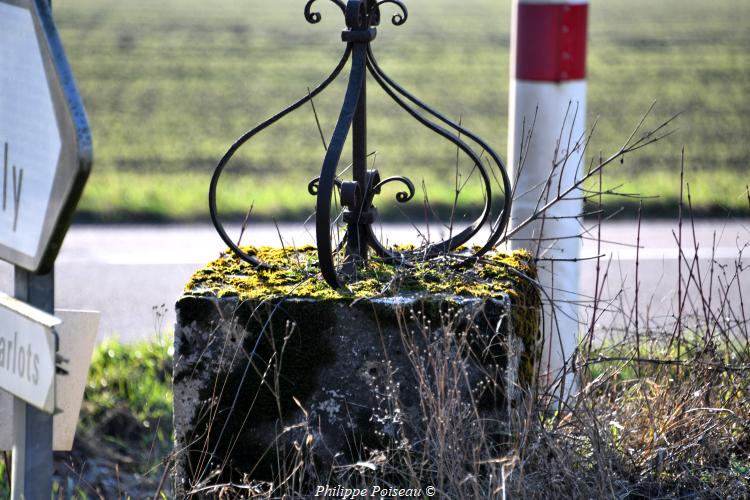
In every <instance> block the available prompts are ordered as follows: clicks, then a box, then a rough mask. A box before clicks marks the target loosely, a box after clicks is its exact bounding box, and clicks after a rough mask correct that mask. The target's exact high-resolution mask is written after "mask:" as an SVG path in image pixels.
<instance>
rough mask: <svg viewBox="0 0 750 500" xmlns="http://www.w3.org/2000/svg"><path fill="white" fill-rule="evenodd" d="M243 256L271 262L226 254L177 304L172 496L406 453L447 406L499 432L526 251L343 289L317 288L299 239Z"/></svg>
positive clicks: (516, 395) (511, 390) (508, 395)
mask: <svg viewBox="0 0 750 500" xmlns="http://www.w3.org/2000/svg"><path fill="white" fill-rule="evenodd" d="M256 252H258V253H259V254H261V255H260V256H261V257H264V260H266V261H269V260H270V261H272V262H274V265H275V266H276V268H275V269H274V270H254V269H252V268H251V267H250V266H247V265H245V264H243V263H241V262H239V261H237V260H236V259H235V258H233V257H230V256H227V257H225V258H223V259H219V260H217V261H215V262H212V263H211V264H209V265H208V266H207V267H206V268H204V269H201V270H199V271H198V272H197V273H196V275H195V276H194V277H193V279H192V280H191V282H190V283H189V284H188V286H187V289H186V293H185V295H184V296H183V297H182V298H181V299H180V300H179V301H178V303H177V327H176V331H175V353H174V358H175V364H174V410H175V411H174V420H175V421H174V428H175V434H176V443H175V450H176V452H177V457H176V478H175V481H176V490H175V491H176V493H177V495H178V496H185V495H187V494H189V492H190V491H197V490H200V488H205V487H206V486H209V485H212V484H223V483H235V484H237V483H243V482H244V483H247V482H248V481H249V480H260V481H275V480H278V479H279V478H280V477H286V476H287V475H288V474H290V473H291V472H292V471H295V473H296V474H298V475H299V470H298V469H299V468H300V467H303V468H304V469H310V470H312V469H314V475H317V476H318V477H320V476H323V477H325V475H326V471H331V470H333V469H332V467H335V466H337V465H345V464H353V463H356V462H360V461H364V460H367V459H368V458H370V457H372V456H373V455H374V454H376V453H378V452H379V451H382V450H396V449H397V450H400V451H406V452H409V451H415V450H418V449H419V448H420V447H421V446H422V445H423V443H424V442H425V440H428V439H431V438H432V437H433V436H431V435H430V431H429V429H430V423H429V422H430V419H434V418H459V417H454V414H455V415H474V417H475V418H474V420H471V419H470V420H469V421H476V422H477V425H482V426H483V432H485V433H486V434H487V436H488V437H490V438H496V439H498V440H501V439H502V438H503V436H504V435H507V434H508V432H510V429H509V415H510V412H512V409H513V407H514V406H516V405H518V403H519V402H520V401H521V400H522V398H523V395H524V394H526V393H528V392H529V391H530V390H532V386H533V381H534V379H535V375H534V374H535V366H536V359H537V357H538V352H539V344H538V343H539V329H538V321H539V299H538V296H537V294H536V292H535V290H534V288H533V286H532V285H531V284H530V283H529V281H528V280H526V279H525V278H524V275H529V274H532V273H533V270H532V269H531V267H530V266H529V264H528V260H527V255H526V254H523V253H519V254H514V255H510V256H508V255H498V256H494V257H492V258H490V259H489V260H488V261H487V262H486V263H482V264H478V265H476V266H475V267H474V268H473V269H470V270H468V271H461V272H458V271H455V270H453V269H452V268H450V267H449V266H448V265H447V263H445V264H444V265H443V264H441V263H431V264H425V265H423V266H418V267H416V268H410V269H407V270H404V269H401V270H396V269H392V268H389V267H388V266H385V265H384V264H382V263H377V262H374V263H372V264H371V265H370V267H368V268H367V270H366V271H364V272H365V273H367V274H366V275H364V276H361V277H360V278H361V279H360V280H358V281H357V282H356V283H353V284H352V286H351V292H352V293H351V294H349V293H339V292H335V291H333V290H331V289H328V288H327V287H326V285H325V284H324V283H322V280H320V279H319V278H318V277H317V276H316V274H315V266H314V259H313V257H312V256H313V255H314V252H312V250H311V249H309V248H306V249H302V250H300V251H293V252H289V251H283V253H281V252H282V251H280V250H271V249H259V250H256ZM428 266H429V267H428ZM479 422H481V424H479ZM456 424H457V425H462V423H461V422H456ZM295 468H297V469H295ZM202 491H203V493H205V492H206V491H207V490H205V489H204V490H202Z"/></svg>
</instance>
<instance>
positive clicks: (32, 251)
mask: <svg viewBox="0 0 750 500" xmlns="http://www.w3.org/2000/svg"><path fill="white" fill-rule="evenodd" d="M90 167H91V138H90V134H89V129H88V124H87V121H86V116H85V112H84V109H83V105H82V103H81V100H80V97H79V95H78V92H77V90H76V87H75V82H74V80H73V77H72V73H71V71H70V68H69V66H68V63H67V61H66V59H65V54H64V52H63V49H62V45H61V43H60V40H59V37H58V35H57V32H56V30H55V27H54V24H53V21H52V17H51V14H50V11H49V6H48V5H47V2H46V0H0V259H4V260H7V261H10V262H11V263H13V264H16V265H19V266H22V267H24V268H26V269H29V270H31V271H45V270H47V269H48V268H49V267H50V266H51V264H52V262H53V261H54V258H55V256H56V255H57V252H58V250H59V247H60V244H61V243H62V239H63V237H64V236H65V232H66V231H67V228H68V226H69V224H70V219H71V217H72V213H73V210H74V209H75V206H76V205H77V203H78V199H79V198H80V195H81V192H82V191H83V186H84V184H85V182H86V179H87V177H88V173H89V171H90Z"/></svg>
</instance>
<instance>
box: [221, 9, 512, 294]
mask: <svg viewBox="0 0 750 500" xmlns="http://www.w3.org/2000/svg"><path fill="white" fill-rule="evenodd" d="M329 1H330V2H332V3H334V4H335V5H336V6H338V7H339V8H340V10H341V11H342V13H343V14H344V17H345V21H346V26H347V29H346V30H344V31H343V32H342V35H341V37H342V40H343V41H344V42H345V43H346V49H345V51H344V54H343V56H342V57H341V60H340V61H339V63H338V64H337V65H336V67H335V68H334V70H333V71H332V72H331V74H330V75H329V76H328V77H327V78H326V79H324V80H323V81H322V82H321V83H320V84H319V85H318V86H317V87H315V88H314V89H312V90H311V91H309V92H308V93H307V95H305V96H304V97H302V98H300V99H299V100H297V101H296V102H294V103H293V104H292V105H290V106H289V107H287V108H286V109H284V110H282V111H281V112H279V113H277V114H276V115H274V116H273V117H271V118H269V119H268V120H266V121H264V122H263V123H261V124H260V125H258V126H256V127H255V128H253V129H251V130H249V131H248V132H246V133H245V134H243V135H242V136H241V137H240V138H239V139H237V141H235V143H234V144H232V146H231V147H230V148H229V150H228V151H227V152H226V154H225V155H224V156H223V157H222V159H221V160H220V161H219V163H218V165H217V166H216V169H215V170H214V174H213V177H212V179H211V184H210V188H209V209H210V213H211V219H212V221H213V223H214V226H215V227H216V229H217V231H218V233H219V235H220V236H221V238H222V239H223V240H224V242H225V243H226V244H227V245H228V246H229V248H230V249H231V250H232V251H234V253H235V254H237V255H238V256H239V257H240V258H242V259H243V260H245V261H247V262H249V263H250V264H252V265H254V266H257V267H268V265H267V264H266V263H264V262H261V261H259V260H258V259H257V257H255V256H254V255H250V254H248V253H246V252H245V251H243V250H242V249H241V248H240V247H239V246H238V245H237V244H235V243H234V242H233V241H232V239H231V238H230V237H229V236H228V234H227V233H226V230H225V229H224V226H223V225H222V224H221V222H220V221H219V218H218V210H217V203H216V190H217V185H218V181H219V177H220V176H221V174H222V172H223V170H224V168H225V167H226V165H227V163H228V161H229V160H230V158H232V156H233V155H234V154H235V153H236V152H237V150H238V149H239V148H240V147H241V146H242V145H243V144H245V143H246V142H247V141H248V140H250V139H251V138H252V137H253V136H255V135H256V134H257V133H259V132H260V131H262V130H263V129H265V128H267V127H269V126H271V125H272V124H273V123H275V122H277V121H278V120H280V119H281V118H283V117H284V116H286V115H288V114H289V113H291V112H293V111H295V110H296V109H298V108H299V107H301V106H302V105H303V104H305V103H307V102H308V101H310V100H312V99H313V98H314V97H315V96H317V95H318V94H320V93H321V92H323V90H325V89H326V87H328V85H330V84H331V83H332V82H333V81H334V80H335V79H336V78H337V77H338V76H339V75H340V74H341V72H342V71H343V69H344V67H345V66H346V65H347V63H351V67H350V71H349V82H348V85H347V89H346V94H345V97H344V102H343V105H342V107H341V111H340V113H339V117H338V120H337V123H336V126H335V128H334V131H333V134H332V136H331V138H330V141H329V144H328V148H327V150H326V154H325V157H324V159H323V165H322V168H321V172H320V176H318V177H316V178H315V179H313V180H311V181H310V182H309V184H308V186H307V190H308V192H309V193H310V194H311V195H314V196H316V214H315V228H316V238H317V243H318V257H319V265H320V270H321V273H322V275H323V278H324V279H325V280H326V282H327V283H328V284H329V285H330V286H332V287H334V288H341V287H342V286H343V283H344V282H345V280H346V277H348V276H351V275H352V274H353V273H354V270H355V269H356V267H357V266H359V265H362V264H364V263H365V262H366V261H367V259H368V250H369V249H372V250H373V251H374V253H375V254H376V255H378V256H379V257H381V258H382V259H385V260H386V261H389V262H398V263H404V262H410V261H413V260H414V259H417V258H419V259H425V258H428V259H429V258H434V257H437V256H439V255H443V254H448V253H452V252H453V251H454V250H456V249H457V248H458V247H460V246H462V245H464V244H465V243H467V242H468V241H469V240H471V239H472V238H473V237H474V236H475V235H477V233H478V232H479V231H480V230H481V229H482V228H483V227H485V226H489V228H490V236H489V237H488V238H487V240H486V242H485V243H484V245H482V246H481V247H479V248H475V249H474V250H472V251H470V252H468V253H466V252H465V253H462V254H460V263H463V264H467V263H471V262H473V261H475V260H476V259H477V258H479V257H481V256H482V255H484V254H485V253H486V252H488V251H490V250H491V249H492V248H494V247H495V246H496V245H497V244H498V243H499V242H500V241H501V239H502V236H503V233H504V231H505V228H506V227H507V225H508V221H509V217H510V203H511V196H510V193H511V186H510V179H509V177H508V174H507V171H506V169H505V165H504V163H503V161H502V160H501V158H500V157H499V156H498V155H497V154H496V153H495V152H494V151H493V149H492V148H491V147H490V146H489V145H488V144H487V143H486V142H485V141H483V140H482V139H481V138H480V137H478V136H477V135H475V134H474V133H472V132H471V131H469V130H468V129H466V128H464V127H463V126H461V125H460V124H456V123H454V122H453V121H451V120H449V119H448V118H446V117H445V116H443V115H442V114H440V113H438V112H437V111H435V110H433V109H432V108H430V107H429V106H427V105H426V104H424V103H423V102H422V101H420V100H419V99H417V98H416V97H415V96H413V95H412V94H411V93H409V92H408V91H406V90H405V89H403V88H402V87H401V86H400V85H398V84H397V83H396V82H395V81H394V80H393V79H392V78H390V77H389V76H388V75H387V74H386V73H385V72H384V71H383V69H382V68H381V67H380V65H379V64H378V62H377V60H376V58H375V55H374V53H373V51H372V47H371V44H370V42H372V41H373V40H374V39H375V36H376V34H377V29H376V26H378V25H379V23H380V9H381V6H384V5H386V4H394V5H395V6H396V7H397V8H398V10H399V11H398V12H396V13H395V14H394V15H393V17H392V18H391V22H392V24H393V25H395V26H401V25H403V24H404V23H405V22H406V21H407V19H408V17H409V12H408V10H407V8H406V5H405V4H404V3H403V2H402V1H401V0H380V1H376V0H348V2H346V3H344V2H343V0H329ZM315 2H316V0H308V2H307V4H306V5H305V9H304V15H305V19H306V20H307V21H308V22H309V23H312V24H316V23H318V22H320V20H321V14H320V12H317V11H313V10H312V9H313V6H314V4H315ZM367 74H369V75H370V76H371V77H372V78H373V80H374V81H375V82H376V83H377V84H378V86H379V87H380V88H381V89H382V90H383V91H384V92H385V93H386V94H387V95H388V96H389V97H390V98H391V99H392V100H393V101H394V102H396V103H397V104H398V105H399V106H400V107H401V108H402V109H403V110H404V111H406V112H407V113H408V114H409V115H411V116H412V117H413V118H414V119H416V120H417V121H418V122H419V123H421V124H422V125H424V126H425V127H427V128H428V129H430V130H431V131H433V132H435V133H436V134H438V135H439V136H441V137H443V138H444V139H446V140H448V141H450V142H451V143H453V144H454V145H455V146H456V147H457V148H458V150H460V151H461V152H462V153H463V154H465V155H466V156H467V157H468V158H469V159H471V161H472V163H473V164H474V168H475V169H476V171H477V172H478V173H479V177H480V178H481V182H482V184H483V189H484V195H485V198H484V207H483V210H482V212H481V214H480V215H479V216H478V217H477V218H476V219H475V220H474V221H473V222H472V223H471V224H469V225H468V226H467V227H466V228H464V229H463V230H461V231H459V232H458V233H457V234H453V235H451V237H450V238H448V239H446V240H443V241H439V242H436V243H429V242H428V243H426V244H425V245H424V246H423V247H421V248H418V249H416V250H411V251H395V250H393V249H388V248H386V247H385V246H384V245H383V244H382V243H381V242H380V241H379V240H378V238H377V237H376V235H375V232H374V230H373V227H372V225H373V223H374V222H375V220H376V217H377V210H376V208H375V206H374V205H373V201H374V199H375V197H376V196H377V195H378V194H380V192H381V189H382V188H383V187H384V186H385V185H387V184H390V183H396V182H398V183H401V184H403V185H404V186H405V188H406V190H403V191H398V192H397V193H396V201H398V202H399V203H407V202H409V201H410V200H411V199H413V198H414V195H415V193H416V189H415V187H414V183H413V182H412V181H411V180H409V179H408V178H407V177H404V176H400V175H399V176H392V177H387V178H385V179H381V177H380V173H379V172H378V171H377V170H375V169H368V168H367V163H366V159H367V133H366V132H367V92H366V91H367V89H366V75H367ZM350 131H351V133H352V148H353V154H352V171H353V175H352V177H353V178H352V180H347V181H343V180H341V179H339V178H337V176H336V167H337V165H338V164H339V160H340V158H341V154H342V151H343V148H344V143H345V142H346V140H347V137H348V136H349V133H350ZM467 140H469V141H471V142H473V143H474V144H475V145H477V146H479V147H480V148H481V151H482V153H483V154H481V155H480V154H477V152H476V150H475V149H474V148H472V146H471V145H470V144H469V143H468V142H467ZM483 155H484V157H485V158H486V159H487V163H488V165H485V163H484V162H483V161H482V156H483ZM490 167H492V168H494V169H495V170H496V173H499V174H500V175H499V179H500V180H499V183H500V184H501V185H502V188H503V194H504V203H503V204H502V205H503V206H502V207H501V208H500V210H499V212H498V213H495V212H494V211H493V206H492V205H493V204H492V191H493V186H492V178H493V175H492V174H493V173H492V172H491V171H490ZM494 177H496V175H494ZM334 190H337V192H338V199H339V200H340V201H341V204H342V205H343V206H344V207H345V210H344V212H343V220H344V222H345V223H346V225H347V230H346V235H345V237H344V238H345V241H342V242H341V243H339V244H337V245H335V246H334V245H333V242H332V238H331V206H332V202H333V196H334ZM494 208H496V207H494ZM342 251H345V252H346V254H345V258H344V260H343V264H342V265H341V266H340V269H339V270H337V269H336V264H335V261H334V258H335V256H336V255H337V254H338V253H340V252H342Z"/></svg>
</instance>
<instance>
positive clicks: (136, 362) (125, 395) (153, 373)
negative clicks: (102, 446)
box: [81, 338, 173, 450]
mask: <svg viewBox="0 0 750 500" xmlns="http://www.w3.org/2000/svg"><path fill="white" fill-rule="evenodd" d="M172 353H173V347H172V339H171V338H167V339H159V340H156V339H154V340H142V341H138V342H134V343H128V344H125V343H122V342H120V341H119V340H117V339H115V338H109V339H107V340H105V341H104V342H102V343H101V344H99V345H98V346H97V347H96V349H95V351H94V355H93V358H92V362H91V368H90V370H89V379H88V385H87V386H86V392H85V395H84V405H83V411H82V412H81V426H82V427H83V428H84V429H95V428H97V427H98V426H101V424H102V422H103V421H107V420H108V419H110V418H111V415H112V414H113V413H117V412H125V413H126V414H127V417H125V418H126V419H127V420H128V422H133V424H135V425H134V426H133V427H134V428H133V429H132V430H131V432H129V433H128V435H125V434H123V435H117V433H114V434H115V435H114V436H111V437H112V438H113V439H115V440H118V439H119V440H128V439H131V438H132V436H130V435H129V434H133V435H135V436H138V439H135V443H133V442H129V443H127V444H128V445H134V444H135V445H139V446H142V447H143V448H144V449H146V450H148V449H149V448H150V447H151V446H152V445H153V442H154V439H156V440H157V444H162V445H164V446H165V447H166V449H169V448H171V429H172ZM135 426H137V429H140V430H138V431H136V427H135ZM121 430H122V431H123V432H126V430H125V429H121ZM133 431H135V432H133ZM105 439H107V436H105Z"/></svg>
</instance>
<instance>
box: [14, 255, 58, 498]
mask: <svg viewBox="0 0 750 500" xmlns="http://www.w3.org/2000/svg"><path fill="white" fill-rule="evenodd" d="M15 296H16V299H18V300H19V301H23V302H21V303H18V304H14V303H13V302H16V301H8V300H7V299H3V300H0V306H1V307H2V310H1V311H0V314H2V318H3V325H2V326H0V335H2V337H0V346H2V347H3V349H2V350H1V351H0V352H1V353H2V358H3V363H2V368H3V369H4V371H5V373H3V376H4V379H3V384H2V386H3V387H4V388H5V389H7V390H9V391H10V392H12V393H13V394H15V395H16V398H15V400H14V409H13V418H14V426H13V428H14V436H13V442H14V445H13V477H12V498H13V499H31V498H47V497H49V494H50V491H52V412H53V411H54V409H55V397H54V396H55V385H54V380H55V366H56V362H55V361H56V360H55V351H56V349H55V347H56V346H55V344H56V342H55V338H54V337H53V336H52V327H54V326H56V325H57V324H59V323H60V321H59V320H57V319H56V318H55V317H54V316H51V315H47V314H40V311H44V312H48V313H51V312H52V311H53V310H54V307H53V306H54V303H53V302H54V277H53V273H52V272H50V273H48V274H45V275H38V274H33V273H30V272H28V271H25V270H23V269H22V268H20V267H16V276H15ZM14 320H15V321H14ZM35 327H36V328H35ZM45 330H47V331H45ZM6 336H7V337H8V338H7V339H6V338H5V337H6ZM35 388H38V390H35ZM21 397H23V399H21ZM27 402H30V403H33V404H27Z"/></svg>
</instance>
